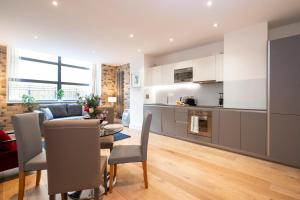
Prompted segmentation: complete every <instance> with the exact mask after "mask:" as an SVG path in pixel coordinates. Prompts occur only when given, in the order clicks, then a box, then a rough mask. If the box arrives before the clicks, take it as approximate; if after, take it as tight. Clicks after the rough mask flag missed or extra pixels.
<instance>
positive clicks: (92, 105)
mask: <svg viewBox="0 0 300 200" xmlns="http://www.w3.org/2000/svg"><path fill="white" fill-rule="evenodd" d="M100 100H101V98H100V97H99V96H98V95H94V94H91V95H88V96H85V97H84V98H82V97H79V98H78V103H79V104H81V105H82V106H83V110H84V111H85V112H87V113H88V115H89V117H90V118H92V119H96V118H97V115H98V114H100V112H99V110H97V107H98V106H99V105H100Z"/></svg>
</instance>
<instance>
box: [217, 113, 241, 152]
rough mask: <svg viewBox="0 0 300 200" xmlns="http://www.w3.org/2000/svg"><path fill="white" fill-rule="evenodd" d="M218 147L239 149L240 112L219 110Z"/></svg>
mask: <svg viewBox="0 0 300 200" xmlns="http://www.w3.org/2000/svg"><path fill="white" fill-rule="evenodd" d="M219 128H220V131H219V145H221V146H225V147H230V148H233V149H240V148H241V112H240V111H231V110H220V125H219Z"/></svg>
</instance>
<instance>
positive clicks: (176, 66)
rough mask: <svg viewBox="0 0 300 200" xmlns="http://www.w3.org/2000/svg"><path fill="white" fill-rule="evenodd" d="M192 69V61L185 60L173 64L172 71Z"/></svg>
mask: <svg viewBox="0 0 300 200" xmlns="http://www.w3.org/2000/svg"><path fill="white" fill-rule="evenodd" d="M188 67H193V61H192V60H186V61H182V62H178V63H174V69H183V68H188Z"/></svg>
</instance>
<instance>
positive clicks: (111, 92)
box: [101, 64, 130, 114]
mask: <svg viewBox="0 0 300 200" xmlns="http://www.w3.org/2000/svg"><path fill="white" fill-rule="evenodd" d="M118 70H119V71H124V105H123V107H124V109H127V108H129V105H130V66H129V64H125V65H121V66H112V65H102V73H101V74H102V75H101V90H102V93H101V99H102V104H103V105H104V106H110V103H108V102H107V99H108V97H109V96H114V97H116V96H117V72H118ZM114 106H115V111H117V109H116V107H117V105H116V104H115V105H114ZM115 114H117V113H115Z"/></svg>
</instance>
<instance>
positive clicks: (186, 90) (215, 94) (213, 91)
mask: <svg viewBox="0 0 300 200" xmlns="http://www.w3.org/2000/svg"><path fill="white" fill-rule="evenodd" d="M221 92H223V83H210V84H195V83H189V84H174V85H170V86H154V87H148V88H145V93H144V100H145V101H144V102H145V104H152V103H161V104H167V103H168V104H171V105H174V104H176V100H177V99H179V98H180V97H183V96H193V97H194V98H195V99H196V102H197V105H207V106H217V105H218V104H219V93H221Z"/></svg>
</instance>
